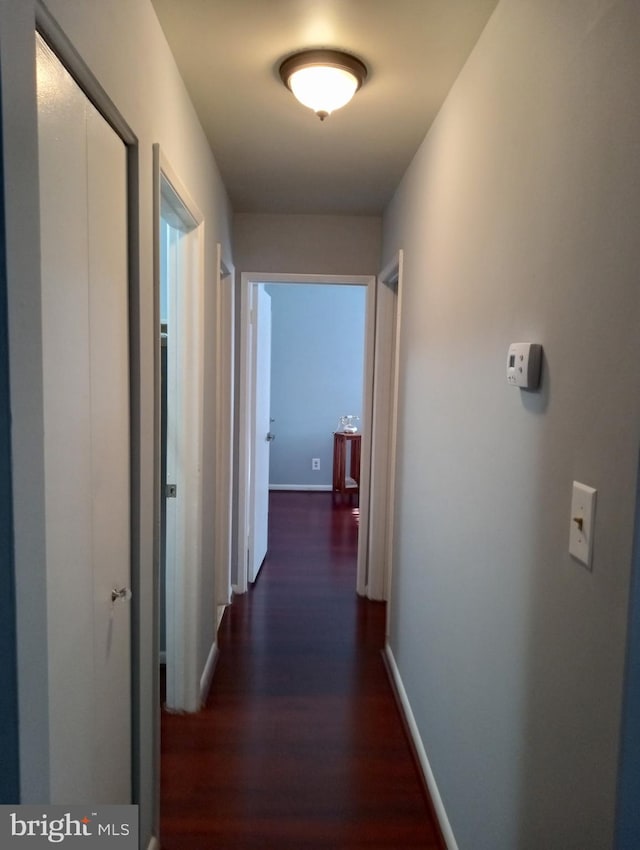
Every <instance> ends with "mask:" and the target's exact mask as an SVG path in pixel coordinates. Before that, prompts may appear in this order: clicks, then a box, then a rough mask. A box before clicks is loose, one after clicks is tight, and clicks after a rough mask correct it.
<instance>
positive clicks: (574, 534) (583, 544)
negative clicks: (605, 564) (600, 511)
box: [569, 481, 597, 569]
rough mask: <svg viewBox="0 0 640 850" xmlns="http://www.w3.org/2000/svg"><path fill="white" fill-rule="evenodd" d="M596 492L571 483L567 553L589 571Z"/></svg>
mask: <svg viewBox="0 0 640 850" xmlns="http://www.w3.org/2000/svg"><path fill="white" fill-rule="evenodd" d="M596 492H597V491H596V490H594V489H593V487H588V486H587V485H586V484H580V483H579V482H578V481H574V482H573V493H572V496H571V518H570V525H571V530H570V532H569V552H570V553H571V554H572V555H573V557H574V558H577V560H578V561H580V562H581V563H582V564H584V565H585V566H586V567H589V569H591V558H592V555H593V531H594V523H595V513H596Z"/></svg>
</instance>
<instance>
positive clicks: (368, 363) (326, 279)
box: [234, 272, 376, 596]
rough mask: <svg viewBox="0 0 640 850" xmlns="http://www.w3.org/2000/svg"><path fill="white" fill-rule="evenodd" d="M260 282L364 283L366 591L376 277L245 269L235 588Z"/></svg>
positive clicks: (245, 504)
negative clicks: (255, 290)
mask: <svg viewBox="0 0 640 850" xmlns="http://www.w3.org/2000/svg"><path fill="white" fill-rule="evenodd" d="M261 283H279V284H287V283H289V284H301V283H303V284H313V283H318V284H325V285H326V284H329V285H336V286H366V288H367V296H366V332H365V356H364V387H363V405H362V451H361V455H360V528H359V534H358V566H357V578H356V590H357V592H358V593H359V594H360V595H361V596H364V595H366V594H367V592H368V575H367V573H368V554H369V541H368V527H369V524H368V523H369V481H370V467H371V422H372V406H373V370H374V366H373V349H374V334H375V301H376V278H375V276H374V275H344V276H343V275H318V274H268V273H262V272H242V274H241V279H240V375H239V378H240V381H239V386H240V389H239V393H240V397H239V399H238V409H239V414H238V536H237V547H238V549H237V559H238V578H237V585H236V587H234V591H235V592H237V593H246V591H247V587H248V580H247V554H248V541H249V522H250V518H249V502H250V498H249V496H250V463H251V444H250V443H251V441H250V436H251V405H250V399H251V395H252V393H251V386H252V380H253V378H252V374H251V362H250V357H249V351H250V326H251V292H252V287H253V286H257V285H258V284H261Z"/></svg>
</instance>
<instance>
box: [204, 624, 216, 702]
mask: <svg viewBox="0 0 640 850" xmlns="http://www.w3.org/2000/svg"><path fill="white" fill-rule="evenodd" d="M217 661H218V644H217V643H216V641H215V640H214V642H213V643H212V644H211V649H210V650H209V655H208V656H207V663H206V664H205V665H204V670H203V671H202V676H200V705H201V706H203V705H204V704H205V702H206V701H207V697H208V696H209V689H210V688H211V682H212V681H213V674H214V672H215V669H216V663H217Z"/></svg>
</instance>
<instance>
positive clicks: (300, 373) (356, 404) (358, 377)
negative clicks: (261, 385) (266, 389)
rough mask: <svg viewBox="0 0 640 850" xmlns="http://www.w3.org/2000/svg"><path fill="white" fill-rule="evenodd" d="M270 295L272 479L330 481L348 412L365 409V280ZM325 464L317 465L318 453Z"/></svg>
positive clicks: (276, 289)
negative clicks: (336, 435) (335, 439)
mask: <svg viewBox="0 0 640 850" xmlns="http://www.w3.org/2000/svg"><path fill="white" fill-rule="evenodd" d="M266 289H267V292H269V294H270V295H271V326H272V336H271V416H272V417H273V418H274V419H275V422H274V423H273V426H272V430H273V431H274V432H275V433H276V434H277V438H276V440H275V441H274V442H273V443H272V444H271V463H270V475H269V483H270V484H275V485H280V486H282V485H290V486H301V485H305V486H306V485H311V486H312V487H317V486H320V485H325V486H327V487H330V486H331V480H332V462H333V461H332V458H333V437H332V432H333V431H335V430H336V427H337V424H338V419H339V418H340V416H341V415H343V414H347V413H353V414H356V415H357V416H361V415H362V390H363V379H364V331H365V322H364V319H365V298H366V287H364V286H330V285H316V284H299V285H298V284H279V285H278V284H276V285H273V284H272V285H269V286H267V287H266ZM312 457H317V458H320V470H319V471H317V472H314V471H312V470H311V458H312Z"/></svg>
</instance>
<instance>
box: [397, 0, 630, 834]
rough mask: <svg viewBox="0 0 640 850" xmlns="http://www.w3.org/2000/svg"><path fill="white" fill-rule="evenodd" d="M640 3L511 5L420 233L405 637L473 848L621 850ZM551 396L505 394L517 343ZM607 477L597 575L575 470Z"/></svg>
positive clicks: (433, 753)
mask: <svg viewBox="0 0 640 850" xmlns="http://www.w3.org/2000/svg"><path fill="white" fill-rule="evenodd" d="M639 43H640V14H639V8H638V4H637V2H636V0H593V2H589V3H584V2H582V0H563V2H556V0H502V2H501V3H500V4H499V6H498V7H497V10H496V11H495V13H494V15H493V17H492V18H491V20H490V21H489V24H488V26H487V28H486V30H485V32H484V34H483V35H482V37H481V38H480V40H479V42H478V44H477V46H476V48H475V50H474V52H473V53H472V55H471V57H470V59H469V61H468V63H467V65H466V67H465V68H464V69H463V71H462V73H461V74H460V77H459V79H458V80H457V82H456V84H455V86H454V87H453V90H452V91H451V93H450V95H449V97H448V98H447V101H446V102H445V104H444V106H443V108H442V110H441V112H440V114H439V116H438V118H437V120H436V122H435V124H434V126H433V127H432V129H431V131H430V132H429V134H428V135H427V137H426V139H425V141H424V143H423V145H422V146H421V148H420V150H419V151H418V153H417V155H416V157H415V159H414V161H413V163H412V165H411V166H410V168H409V170H408V172H407V174H406V175H405V178H404V179H403V181H402V183H401V185H400V187H399V189H398V191H397V193H396V195H395V197H394V199H393V201H392V203H391V204H390V206H389V208H388V210H387V212H386V215H385V220H384V250H383V254H384V259H385V260H387V261H388V260H389V259H390V258H391V256H392V254H393V252H394V251H395V250H397V249H398V248H399V247H402V248H404V258H405V265H404V269H405V277H404V281H403V285H404V297H405V301H404V325H403V339H402V345H401V387H400V422H399V454H398V457H399V470H398V480H397V494H398V510H397V541H396V561H395V571H394V576H393V587H392V596H391V598H392V603H391V637H390V643H391V648H392V651H393V653H394V656H395V658H396V661H397V664H398V667H399V670H400V674H401V677H402V680H403V682H404V685H405V687H406V690H407V693H408V696H409V699H410V702H411V705H412V708H413V711H414V713H415V717H416V721H417V724H418V727H419V730H420V734H421V736H422V739H423V742H424V745H425V748H426V752H427V754H428V757H429V760H430V764H431V767H432V769H433V772H434V775H435V779H436V782H437V784H438V787H439V789H440V792H441V796H442V799H443V802H444V806H445V808H446V811H447V812H448V815H449V819H450V821H451V825H452V827H453V831H454V834H455V836H456V838H457V841H458V844H459V847H460V848H461V850H516V848H517V850H540V848H545V850H567V848H580V850H602V848H610V847H612V846H613V831H614V812H615V800H616V778H617V772H618V747H619V734H620V716H621V695H622V686H623V676H624V659H625V641H626V634H627V606H628V602H629V579H630V565H631V557H632V538H633V519H634V505H635V483H636V471H637V457H638V434H639V426H640V396H639V395H638V390H637V387H638V383H637V381H638V378H637V372H638V362H639V359H640V330H639V329H640V288H639V286H638V269H639V268H640V239H639V238H638V232H639V231H638V224H639V221H640V149H639V148H638V138H640V112H639V111H638V109H637V81H638V79H640V51H639V50H638V44H639ZM521 340H529V341H537V342H541V343H542V344H543V345H544V365H543V375H542V388H541V390H540V391H539V392H536V393H523V392H521V391H519V390H517V389H515V388H512V387H510V386H508V385H507V382H506V380H505V357H506V352H507V347H508V345H509V343H510V342H512V341H521ZM574 479H575V480H579V481H583V482H585V483H586V484H590V485H592V486H594V487H596V488H597V490H598V506H597V514H596V526H595V543H594V546H595V548H594V562H593V570H592V571H591V572H590V571H588V570H587V569H585V568H584V567H583V566H581V565H580V564H578V563H577V562H576V561H574V560H573V559H572V558H571V557H570V556H569V554H568V551H567V544H568V537H569V524H570V498H571V483H572V481H573V480H574Z"/></svg>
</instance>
